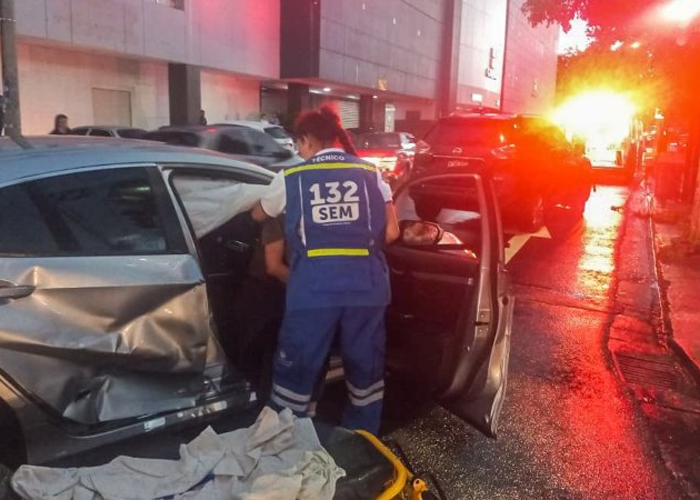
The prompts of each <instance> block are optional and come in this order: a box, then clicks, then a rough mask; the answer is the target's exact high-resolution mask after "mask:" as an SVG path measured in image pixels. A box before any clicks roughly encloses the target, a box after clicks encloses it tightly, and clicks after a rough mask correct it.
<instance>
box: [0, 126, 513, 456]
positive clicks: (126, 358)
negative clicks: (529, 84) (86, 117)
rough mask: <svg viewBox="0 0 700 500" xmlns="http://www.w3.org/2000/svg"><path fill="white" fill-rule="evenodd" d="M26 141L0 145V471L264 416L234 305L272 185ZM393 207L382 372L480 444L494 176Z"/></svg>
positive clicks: (484, 421) (506, 304)
mask: <svg viewBox="0 0 700 500" xmlns="http://www.w3.org/2000/svg"><path fill="white" fill-rule="evenodd" d="M28 142H29V144H30V145H32V148H31V149H22V148H20V147H19V146H17V145H16V144H15V143H13V142H11V141H10V140H9V139H5V138H3V139H1V140H0V426H1V427H2V430H3V432H2V434H1V435H0V463H4V464H6V465H8V466H11V467H12V466H16V465H18V464H20V463H30V464H47V463H52V462H54V461H56V460H57V459H65V458H70V457H77V456H79V455H80V454H81V453H83V452H86V451H88V450H94V449H96V448H99V447H103V446H106V445H108V444H110V443H116V442H119V441H123V440H125V439H127V438H132V437H134V436H140V435H142V434H145V433H150V432H158V431H159V430H163V429H167V428H170V427H171V426H176V425H183V424H186V425H189V424H195V423H199V424H201V423H202V422H210V421H212V419H217V418H221V417H223V416H225V415H231V414H232V413H238V412H244V411H246V410H249V409H251V408H254V407H256V406H259V405H260V404H261V401H260V400H261V399H263V398H262V397H261V396H260V392H259V389H262V387H260V384H262V382H260V380H259V379H256V377H255V376H251V375H250V371H249V370H248V369H244V368H243V367H242V366H243V365H248V367H249V366H250V365H257V367H258V373H260V372H264V371H265V370H264V369H263V368H262V367H261V366H260V365H261V364H262V363H263V361H262V357H261V356H259V353H253V352H248V351H247V350H246V349H247V347H246V346H247V345H248V344H247V343H246V342H242V341H239V336H240V335H241V332H242V331H243V330H245V329H246V327H247V325H246V324H242V323H244V322H245V319H241V318H245V316H242V315H241V314H240V312H241V311H240V306H239V307H237V298H238V297H242V296H246V294H247V288H246V287H248V286H249V285H250V283H251V280H250V276H249V272H250V265H251V259H252V256H253V253H254V251H255V247H256V244H257V241H258V238H259V228H257V226H255V225H254V224H252V222H251V221H250V218H249V217H248V215H247V212H248V210H249V209H250V208H251V207H252V206H253V205H254V204H255V202H256V201H257V200H258V199H259V198H260V195H261V193H262V191H263V190H264V189H265V186H266V185H267V184H268V183H269V181H270V179H271V175H272V174H271V173H269V172H267V171H265V170H263V169H261V168H258V167H255V166H252V165H249V164H245V163H242V162H239V161H235V160H232V159H230V158H227V157H225V156H222V155H218V154H216V153H212V152H206V151H203V150H196V149H189V148H179V147H173V146H165V145H159V144H153V143H145V142H144V143H139V142H135V141H120V140H105V141H101V140H90V141H87V140H85V139H81V138H77V137H76V138H58V137H55V138H54V137H52V138H46V137H44V138H29V139H28ZM395 200H396V205H397V210H398V213H399V219H400V221H401V227H402V238H401V240H400V241H399V242H398V243H396V244H395V245H393V246H392V247H390V248H389V249H388V250H387V255H388V259H389V263H390V268H391V279H392V288H393V295H394V300H393V304H392V305H391V307H390V308H389V311H388V313H387V325H388V360H387V365H388V368H389V370H390V371H391V373H392V374H393V375H395V376H396V377H400V378H401V379H403V380H406V381H407V383H410V384H412V386H414V387H416V388H419V389H420V390H421V391H425V393H426V394H428V395H429V396H430V397H432V398H433V399H435V400H436V401H438V402H440V403H441V404H442V405H443V406H445V407H446V408H447V409H449V410H450V411H452V412H453V413H455V414H456V415H458V416H459V417H461V418H463V419H465V420H467V421H469V422H470V423H472V424H473V425H475V426H476V427H477V428H479V429H480V430H481V431H483V432H484V433H486V434H488V435H491V436H495V434H496V432H497V426H498V415H499V413H500V409H501V405H502V403H503V400H504V397H505V387H506V374H507V368H508V353H509V348H510V325H511V321H512V310H513V300H512V296H511V293H510V287H509V283H508V278H507V276H506V274H505V271H504V269H503V262H504V258H503V240H502V236H501V223H500V216H499V213H498V210H497V208H496V202H495V197H494V193H493V190H492V187H491V182H490V181H489V180H488V177H486V176H484V175H483V174H481V173H477V172H472V173H470V172H462V173H459V174H449V175H448V174H445V175H439V176H429V177H425V178H417V179H415V180H413V181H412V182H411V183H410V184H408V185H405V186H403V187H402V188H401V189H400V190H399V191H398V192H397V193H396V196H395ZM248 295H249V294H248ZM274 307H276V306H274ZM280 307H281V306H280ZM280 314H281V311H280ZM64 463H65V462H64Z"/></svg>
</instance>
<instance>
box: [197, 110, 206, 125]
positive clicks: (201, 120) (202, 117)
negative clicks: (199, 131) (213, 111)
mask: <svg viewBox="0 0 700 500" xmlns="http://www.w3.org/2000/svg"><path fill="white" fill-rule="evenodd" d="M199 124H200V125H206V124H207V114H206V113H205V112H204V110H203V109H200V110H199Z"/></svg>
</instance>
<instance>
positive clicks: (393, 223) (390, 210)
mask: <svg viewBox="0 0 700 500" xmlns="http://www.w3.org/2000/svg"><path fill="white" fill-rule="evenodd" d="M400 235H401V234H400V229H399V220H398V217H397V216H396V209H395V208H394V204H393V203H387V204H386V236H385V243H386V244H387V245H390V244H391V243H393V242H395V241H396V240H398V239H399V236H400Z"/></svg>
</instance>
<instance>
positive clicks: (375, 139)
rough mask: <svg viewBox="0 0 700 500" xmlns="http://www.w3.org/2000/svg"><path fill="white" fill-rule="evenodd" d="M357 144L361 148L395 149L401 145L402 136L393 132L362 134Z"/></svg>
mask: <svg viewBox="0 0 700 500" xmlns="http://www.w3.org/2000/svg"><path fill="white" fill-rule="evenodd" d="M356 144H357V147H358V148H360V149H387V148H388V149H393V148H400V147H401V138H400V136H399V134H393V133H385V134H362V135H360V136H359V137H358V139H357V143H356Z"/></svg>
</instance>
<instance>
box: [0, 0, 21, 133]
mask: <svg viewBox="0 0 700 500" xmlns="http://www.w3.org/2000/svg"><path fill="white" fill-rule="evenodd" d="M16 26H17V22H16V20H15V2H14V0H0V43H1V44H2V80H3V92H2V94H4V96H5V113H4V115H5V134H6V135H9V136H11V137H18V136H21V134H22V124H21V120H20V109H19V78H18V71H17V41H16Z"/></svg>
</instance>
